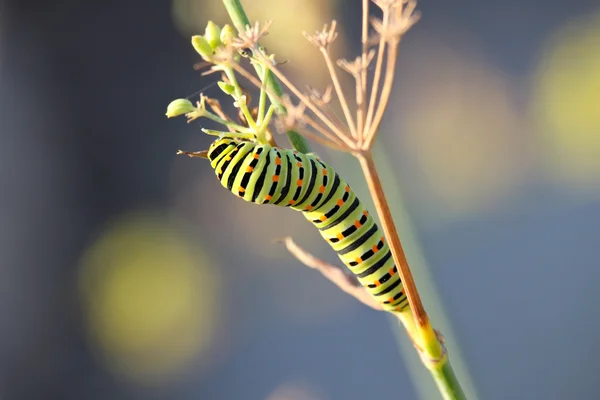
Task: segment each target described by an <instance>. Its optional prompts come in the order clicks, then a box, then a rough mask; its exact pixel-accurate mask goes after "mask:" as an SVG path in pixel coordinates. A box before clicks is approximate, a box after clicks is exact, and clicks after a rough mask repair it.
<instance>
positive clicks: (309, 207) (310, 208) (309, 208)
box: [304, 204, 312, 211]
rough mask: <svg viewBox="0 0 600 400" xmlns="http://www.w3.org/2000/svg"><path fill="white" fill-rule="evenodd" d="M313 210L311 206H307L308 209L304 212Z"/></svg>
mask: <svg viewBox="0 0 600 400" xmlns="http://www.w3.org/2000/svg"><path fill="white" fill-rule="evenodd" d="M310 210H312V206H311V205H310V204H309V205H307V206H306V208H305V209H304V211H310Z"/></svg>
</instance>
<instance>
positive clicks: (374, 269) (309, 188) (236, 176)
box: [207, 137, 408, 312]
mask: <svg viewBox="0 0 600 400" xmlns="http://www.w3.org/2000/svg"><path fill="white" fill-rule="evenodd" d="M207 158H208V160H209V161H210V165H211V168H212V169H213V170H214V171H215V174H216V176H217V179H218V180H219V181H220V182H221V184H222V185H223V187H225V188H226V189H227V190H229V191H230V192H232V193H233V194H234V195H236V196H238V197H241V198H243V199H244V200H246V201H249V202H252V203H256V204H274V205H277V206H283V207H290V208H292V209H294V210H297V211H301V212H302V214H303V215H304V217H305V218H306V219H308V220H309V221H310V222H312V223H313V224H314V225H315V227H316V228H317V229H318V230H319V232H320V233H321V236H322V237H323V238H324V239H325V240H326V241H327V242H328V243H329V244H330V245H331V247H332V248H333V250H335V251H336V253H337V254H338V256H339V258H340V260H342V262H343V263H344V265H346V266H347V267H348V268H349V269H350V271H351V272H352V273H353V274H354V275H355V276H356V278H357V279H358V281H359V282H360V284H361V285H362V286H363V287H365V288H366V290H368V291H369V292H370V294H371V295H373V296H375V298H376V299H377V300H378V302H379V303H380V304H381V305H382V308H383V309H384V310H387V311H391V312H399V311H401V310H402V309H404V308H405V307H406V306H408V299H407V297H406V295H405V294H404V292H403V286H402V281H401V279H400V275H399V274H398V270H397V268H396V265H395V264H394V260H393V258H392V254H391V252H390V249H389V247H388V245H387V243H386V241H385V238H384V236H383V234H382V233H381V231H380V230H379V228H378V227H377V224H376V223H375V221H374V219H373V217H371V215H370V214H369V212H368V211H367V210H366V209H365V207H364V206H363V205H362V204H361V202H360V200H359V199H358V197H357V196H356V194H355V193H354V191H352V189H350V186H349V185H348V184H347V183H346V181H345V180H344V179H343V178H342V177H341V176H339V175H338V174H337V173H336V172H335V171H334V170H333V168H332V167H331V166H329V165H327V164H326V163H324V162H323V161H321V160H320V159H319V158H318V157H316V156H315V155H312V154H303V153H299V152H297V151H295V150H287V149H282V148H278V147H272V146H270V145H268V144H258V143H256V142H254V141H246V140H241V139H239V138H231V137H222V138H219V139H217V140H216V141H214V142H213V143H212V144H211V145H210V147H209V149H208V153H207Z"/></svg>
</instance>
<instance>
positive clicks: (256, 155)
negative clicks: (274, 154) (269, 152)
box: [252, 153, 260, 160]
mask: <svg viewBox="0 0 600 400" xmlns="http://www.w3.org/2000/svg"><path fill="white" fill-rule="evenodd" d="M252 157H254V159H255V160H258V159H259V158H260V155H259V154H256V153H254V154H253V155H252Z"/></svg>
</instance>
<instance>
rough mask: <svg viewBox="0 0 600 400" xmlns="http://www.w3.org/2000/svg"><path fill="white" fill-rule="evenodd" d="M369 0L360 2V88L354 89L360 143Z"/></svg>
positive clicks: (364, 88)
mask: <svg viewBox="0 0 600 400" xmlns="http://www.w3.org/2000/svg"><path fill="white" fill-rule="evenodd" d="M368 42H369V0H363V1H362V33H361V44H362V52H361V63H362V66H363V68H362V70H361V71H360V86H359V85H357V87H356V100H357V104H356V105H357V112H356V125H357V130H358V141H359V143H361V142H362V138H363V134H364V131H365V126H366V125H365V121H364V119H365V115H366V112H367V103H366V99H367V68H366V67H365V64H366V63H367V58H368V54H367V53H368V51H369V43H368Z"/></svg>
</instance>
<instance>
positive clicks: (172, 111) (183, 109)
mask: <svg viewBox="0 0 600 400" xmlns="http://www.w3.org/2000/svg"><path fill="white" fill-rule="evenodd" d="M195 110H196V107H194V105H193V104H192V102H191V101H189V100H188V99H177V100H173V101H172V102H171V103H169V105H168V106H167V114H166V116H167V118H173V117H178V116H180V115H184V114H187V113H190V112H192V111H195Z"/></svg>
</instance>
